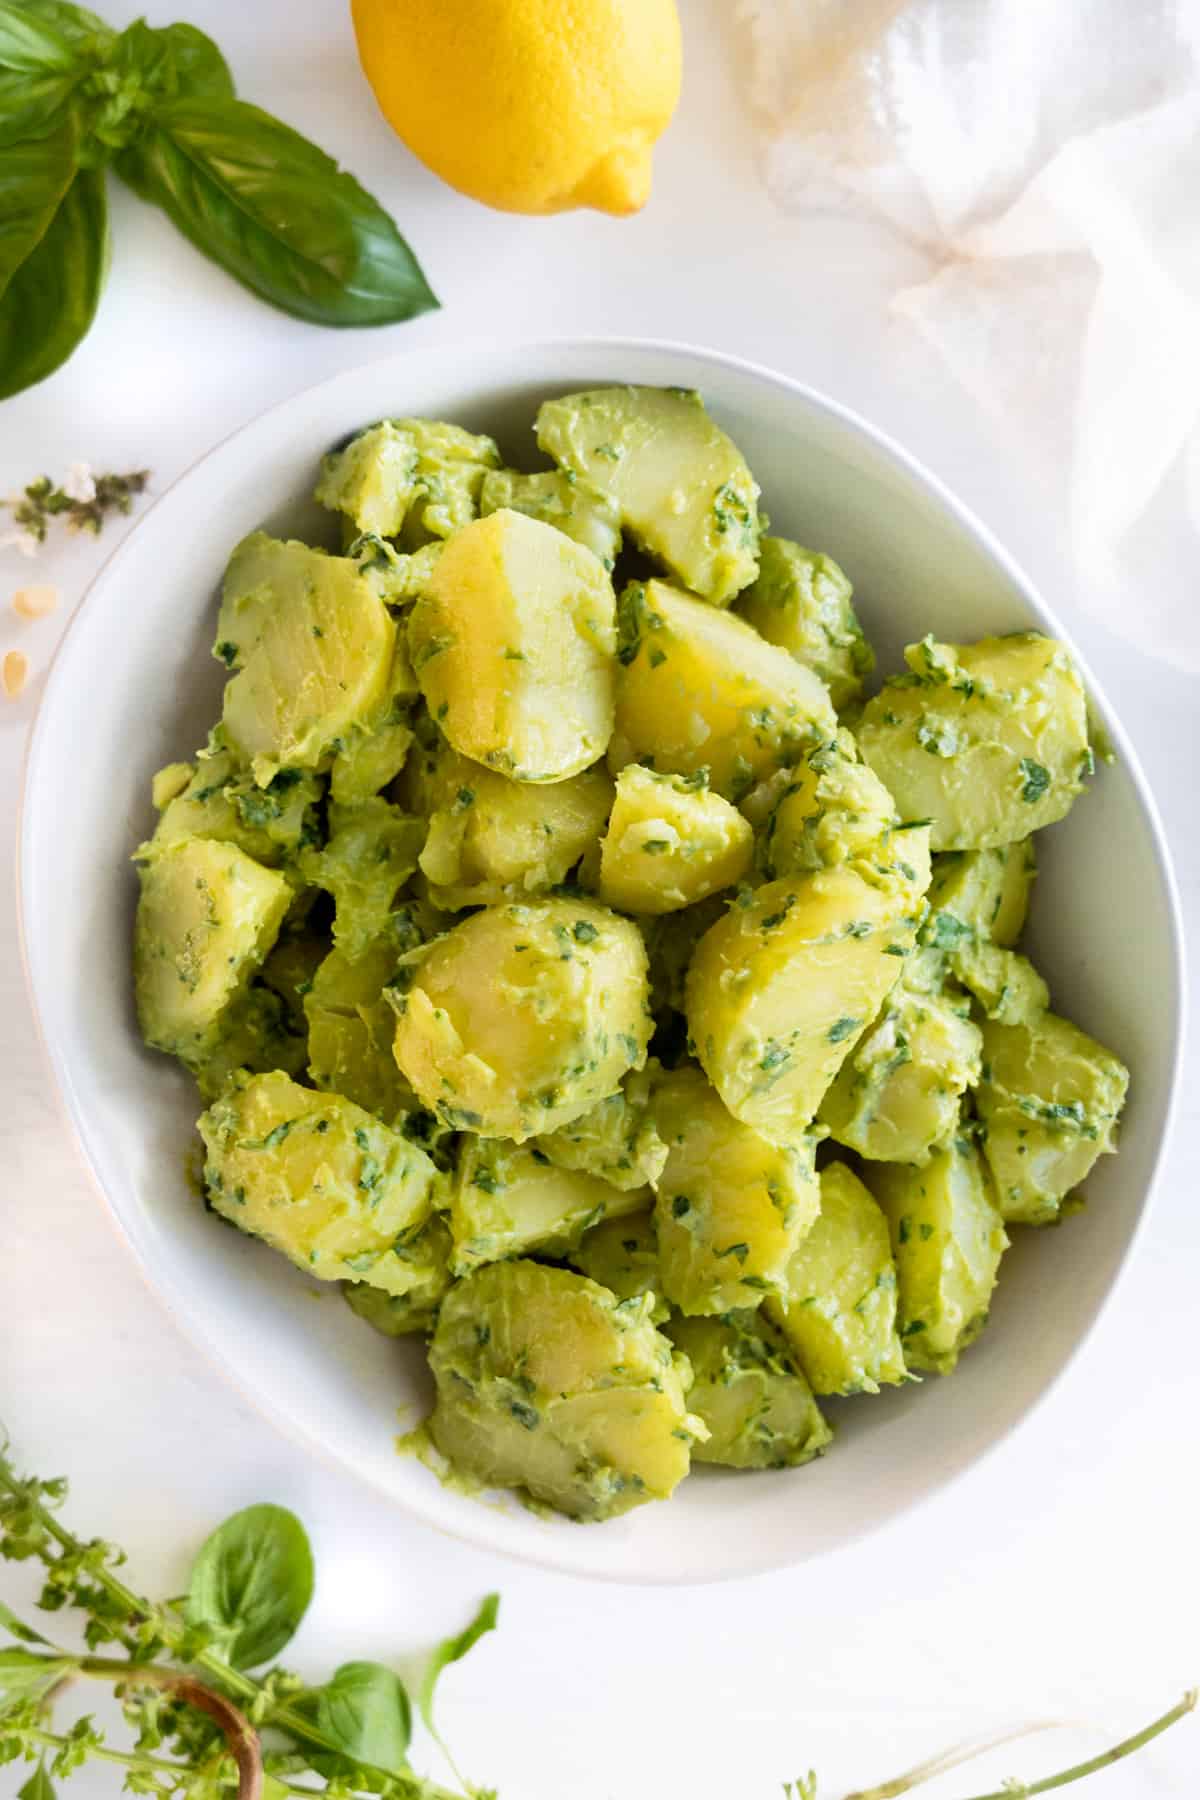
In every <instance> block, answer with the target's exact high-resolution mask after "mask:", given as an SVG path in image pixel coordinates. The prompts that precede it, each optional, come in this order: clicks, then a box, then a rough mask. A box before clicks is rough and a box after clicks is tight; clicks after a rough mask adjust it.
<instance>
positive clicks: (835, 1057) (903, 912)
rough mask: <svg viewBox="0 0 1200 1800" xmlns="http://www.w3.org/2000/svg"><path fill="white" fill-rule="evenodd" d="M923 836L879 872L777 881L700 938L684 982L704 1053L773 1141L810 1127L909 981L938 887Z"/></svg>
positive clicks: (822, 873)
mask: <svg viewBox="0 0 1200 1800" xmlns="http://www.w3.org/2000/svg"><path fill="white" fill-rule="evenodd" d="M925 839H926V833H925V832H924V831H910V832H905V833H903V834H900V835H899V836H898V837H897V838H896V839H895V843H896V844H897V845H899V846H901V847H902V848H901V849H899V850H889V851H888V852H887V853H886V854H887V855H890V856H894V857H895V860H894V862H892V863H887V862H884V861H883V860H882V859H881V862H880V866H879V867H878V868H871V867H859V866H851V865H850V864H848V863H844V864H841V865H839V866H837V867H835V868H830V869H819V870H818V871H817V872H816V873H815V874H813V875H807V876H801V877H800V878H799V879H792V880H787V881H772V882H768V883H767V885H766V886H765V887H761V888H759V889H757V891H755V892H754V893H752V894H751V893H746V894H744V895H742V896H740V897H739V900H738V902H737V904H735V905H734V906H732V907H730V909H729V911H728V912H727V913H726V914H725V916H724V918H722V919H719V920H718V921H717V923H716V924H715V925H714V926H713V927H712V928H711V930H710V931H709V932H708V933H707V934H706V935H705V936H704V937H703V938H702V939H701V940H700V943H699V944H698V946H697V948H696V951H695V954H694V955H693V957H692V961H691V966H690V968H689V970H688V975H687V984H686V998H687V1019H688V1029H689V1032H690V1034H691V1038H692V1042H693V1043H694V1045H695V1047H696V1055H697V1057H698V1058H699V1060H700V1062H701V1064H702V1065H703V1067H704V1069H705V1072H706V1073H707V1075H708V1077H709V1080H710V1081H711V1082H712V1084H713V1086H714V1087H715V1088H716V1090H717V1092H718V1093H719V1094H720V1096H721V1098H722V1100H723V1101H724V1102H725V1104H726V1106H727V1107H728V1108H729V1110H730V1112H732V1113H733V1114H734V1115H735V1116H736V1117H737V1118H739V1119H742V1120H744V1122H745V1123H746V1124H747V1125H751V1126H753V1127H754V1129H755V1130H756V1131H759V1132H761V1133H762V1134H763V1136H764V1137H767V1138H770V1139H771V1141H772V1142H775V1143H787V1142H789V1141H791V1140H792V1139H794V1138H795V1137H796V1136H797V1135H798V1134H799V1133H802V1132H803V1131H805V1130H806V1129H807V1127H808V1126H809V1125H810V1124H811V1122H812V1120H813V1118H814V1116H815V1115H816V1111H817V1108H818V1107H819V1105H820V1103H821V1100H822V1098H823V1096H824V1094H825V1092H826V1090H827V1089H828V1087H829V1086H830V1084H831V1082H832V1081H833V1078H834V1076H835V1075H836V1074H837V1072H838V1070H839V1069H840V1068H841V1066H842V1064H843V1062H844V1061H845V1060H846V1057H847V1056H848V1055H849V1054H850V1052H851V1050H852V1049H853V1047H854V1044H855V1041H856V1040H857V1039H858V1038H859V1037H860V1036H861V1035H862V1032H863V1030H864V1029H865V1027H866V1026H867V1025H868V1024H869V1022H870V1021H871V1020H872V1019H873V1018H874V1017H875V1014H876V1013H877V1012H878V1010H879V1007H880V1004H881V1003H882V1001H883V1000H884V998H885V997H886V995H887V994H888V993H889V992H890V991H891V989H892V988H893V987H894V986H895V984H896V981H897V980H898V979H899V976H900V972H901V970H902V968H903V967H904V958H905V956H906V954H907V953H908V952H909V951H910V950H911V949H912V947H913V943H914V940H915V933H916V927H917V922H918V914H919V907H920V896H921V894H922V892H923V891H924V888H925V886H926V884H927V882H928V879H929V859H928V852H927V850H926V849H925ZM910 859H911V860H910Z"/></svg>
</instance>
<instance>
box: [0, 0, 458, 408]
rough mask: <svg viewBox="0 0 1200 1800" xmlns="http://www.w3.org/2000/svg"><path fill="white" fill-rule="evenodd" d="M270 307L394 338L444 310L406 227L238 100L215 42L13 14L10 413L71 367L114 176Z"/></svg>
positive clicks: (7, 157) (7, 278)
mask: <svg viewBox="0 0 1200 1800" xmlns="http://www.w3.org/2000/svg"><path fill="white" fill-rule="evenodd" d="M110 165H111V167H112V168H113V169H114V170H115V172H116V173H117V174H118V175H119V176H120V177H121V178H122V180H124V181H125V182H126V183H127V184H128V185H129V186H130V187H131V188H132V189H133V190H134V192H135V193H136V194H138V195H139V196H140V197H141V198H142V199H143V200H145V201H147V202H149V203H150V204H152V205H155V206H158V207H161V209H162V210H163V211H164V212H165V213H166V214H167V216H168V218H170V219H171V220H172V221H173V223H174V224H175V225H176V226H177V227H178V229H179V230H180V231H182V232H183V234H184V236H185V237H187V238H188V239H190V241H191V242H192V243H193V244H194V245H195V246H196V248H197V249H198V250H200V251H202V252H203V253H204V255H206V256H208V257H210V258H211V259H212V260H213V261H214V262H216V263H219V264H220V266H221V267H222V268H223V269H225V270H227V271H228V273H229V274H230V275H232V276H233V277H234V278H235V279H236V280H237V281H240V282H241V283H242V285H243V286H244V287H248V288H249V289H250V290H251V292H253V293H255V294H258V295H259V297H260V298H261V299H263V300H266V301H267V302H269V304H270V305H272V306H276V307H279V308H280V309H281V310H282V311H284V312H287V313H291V314H292V315H293V317H295V318H299V319H305V320H307V321H308V322H310V323H311V324H315V325H337V326H365V325H390V324H394V323H396V322H397V321H399V320H401V319H410V318H413V317H415V316H416V315H417V314H418V313H422V312H427V311H428V310H429V309H430V308H431V307H435V306H436V305H437V300H436V298H435V296H434V294H433V293H432V291H431V289H430V287H429V284H428V282H427V281H426V279H425V276H424V274H423V272H422V269H421V265H420V263H419V262H418V261H417V259H416V257H415V256H414V255H413V253H412V251H411V250H410V249H409V247H408V245H407V243H406V242H405V240H404V238H403V237H402V236H401V235H400V232H399V231H398V229H397V227H396V224H395V222H394V220H393V219H392V218H391V217H390V215H389V214H388V213H386V212H385V211H384V209H383V208H382V207H381V206H380V205H379V203H378V201H377V200H375V199H374V198H373V197H372V196H371V195H370V194H368V193H367V192H366V191H365V189H363V188H362V187H360V186H359V184H358V182H357V181H355V179H354V177H353V176H352V175H350V174H348V173H347V171H346V170H344V169H340V168H339V167H338V165H337V163H336V162H335V161H334V160H333V158H332V157H330V156H327V155H326V154H325V152H324V151H323V150H320V149H318V148H317V146H316V145H315V144H312V143H310V142H309V141H308V139H307V138H304V137H302V136H301V135H300V133H299V132H297V131H293V130H292V129H291V127H290V126H288V125H284V124H283V123H282V122H281V121H280V120H278V119H275V118H272V116H271V115H270V113H266V112H263V111H262V110H261V109H260V108H259V107H256V106H250V105H247V104H246V102H244V101H242V100H239V99H238V98H237V97H236V94H235V91H234V83H233V77H232V76H231V75H230V72H229V68H228V65H227V64H226V62H225V59H224V57H223V56H222V55H221V52H220V50H219V49H218V48H217V46H216V44H214V43H213V41H212V39H211V38H209V37H206V36H205V34H204V32H202V31H199V30H197V29H196V27H195V26H193V25H186V24H178V25H169V26H166V27H165V28H162V29H157V28H154V27H152V26H149V25H147V24H146V22H145V20H143V19H139V20H137V21H136V22H135V23H134V24H132V25H130V26H129V27H128V29H127V30H125V31H123V32H121V33H119V34H118V33H117V32H115V31H113V30H111V29H110V28H109V27H108V26H107V25H105V24H104V22H103V21H102V20H101V19H99V18H97V17H96V15H95V14H94V13H90V12H88V11H86V10H85V9H84V8H83V7H81V6H74V5H71V4H69V3H68V0H0V399H3V398H6V397H7V396H8V395H10V394H15V393H18V392H20V390H21V389H22V388H27V387H30V386H31V385H32V384H33V383H34V382H36V381H41V380H43V379H44V378H45V376H47V375H50V374H52V373H53V372H54V370H55V369H57V368H59V367H60V366H61V365H62V364H63V363H64V362H65V361H66V359H67V358H68V356H70V354H71V352H72V351H73V350H74V349H75V348H76V346H77V345H78V344H79V343H80V342H81V340H82V339H83V338H84V336H85V335H86V333H87V331H88V328H89V326H90V325H91V323H92V320H93V318H94V317H95V314H96V307H97V305H98V303H99V299H100V293H101V289H102V288H103V285H104V276H105V273H106V269H107V263H108V212H107V205H106V200H105V170H106V169H107V168H108V167H109V166H110Z"/></svg>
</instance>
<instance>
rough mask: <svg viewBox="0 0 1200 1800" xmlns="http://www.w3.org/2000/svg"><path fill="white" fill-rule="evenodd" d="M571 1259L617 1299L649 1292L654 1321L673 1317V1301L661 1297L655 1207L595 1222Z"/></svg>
mask: <svg viewBox="0 0 1200 1800" xmlns="http://www.w3.org/2000/svg"><path fill="white" fill-rule="evenodd" d="M568 1261H569V1262H570V1263H571V1265H572V1267H573V1268H576V1269H578V1270H579V1271H580V1273H581V1274H583V1275H586V1276H588V1278H589V1279H590V1280H591V1281H598V1282H599V1283H600V1286H601V1287H605V1288H609V1289H611V1291H612V1292H613V1293H614V1294H615V1295H616V1296H617V1299H618V1300H633V1299H640V1298H641V1296H642V1295H643V1294H649V1295H650V1296H651V1312H650V1317H651V1319H652V1320H653V1322H654V1324H655V1325H661V1324H662V1322H663V1320H664V1319H667V1318H669V1317H670V1314H671V1307H670V1304H669V1302H668V1301H666V1300H664V1299H663V1297H662V1274H661V1271H660V1269H659V1266H658V1233H657V1232H656V1230H655V1229H654V1209H653V1207H647V1208H646V1209H645V1211H644V1212H637V1213H632V1214H631V1215H630V1216H629V1217H628V1218H622V1219H605V1220H603V1221H602V1222H601V1223H600V1224H599V1225H594V1226H593V1227H592V1229H591V1230H590V1231H587V1232H585V1233H584V1235H583V1237H582V1238H581V1239H580V1240H579V1243H578V1244H577V1245H576V1247H575V1249H574V1250H572V1251H571V1253H570V1256H569V1257H568Z"/></svg>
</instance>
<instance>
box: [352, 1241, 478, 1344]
mask: <svg viewBox="0 0 1200 1800" xmlns="http://www.w3.org/2000/svg"><path fill="white" fill-rule="evenodd" d="M450 1248H451V1237H450V1227H449V1225H448V1224H447V1223H446V1220H445V1218H444V1216H443V1215H442V1214H441V1213H434V1214H433V1215H432V1216H431V1218H430V1220H429V1223H428V1224H427V1225H422V1227H421V1229H420V1230H419V1231H418V1232H416V1233H415V1235H414V1236H412V1237H405V1238H402V1239H400V1240H399V1242H398V1243H397V1244H396V1256H397V1258H398V1259H399V1261H400V1262H401V1263H403V1265H404V1267H405V1269H406V1270H407V1272H408V1276H409V1285H408V1286H407V1287H406V1288H405V1290H404V1292H403V1293H395V1292H392V1293H385V1292H384V1290H383V1289H382V1288H377V1287H371V1286H370V1285H369V1284H368V1283H367V1282H365V1281H348V1282H345V1283H344V1284H343V1287H342V1298H343V1299H344V1300H345V1302H346V1305H347V1306H348V1307H349V1308H350V1311H351V1312H352V1313H354V1314H356V1315H357V1317H358V1318H360V1319H362V1320H364V1321H365V1322H366V1323H367V1324H368V1325H372V1326H374V1328H375V1330H376V1331H378V1332H381V1333H382V1335H383V1336H384V1337H410V1336H412V1335H413V1334H414V1333H417V1332H422V1333H424V1334H426V1335H428V1334H429V1333H430V1332H431V1331H432V1330H433V1328H434V1326H435V1325H436V1323H437V1316H438V1308H439V1306H440V1305H441V1303H442V1301H443V1300H444V1299H445V1297H446V1295H447V1294H448V1293H449V1292H450V1289H451V1287H452V1286H453V1283H454V1277H453V1276H452V1275H451V1273H450ZM394 1273H395V1279H396V1285H397V1286H398V1285H399V1281H400V1273H399V1271H398V1270H397V1271H395V1272H394Z"/></svg>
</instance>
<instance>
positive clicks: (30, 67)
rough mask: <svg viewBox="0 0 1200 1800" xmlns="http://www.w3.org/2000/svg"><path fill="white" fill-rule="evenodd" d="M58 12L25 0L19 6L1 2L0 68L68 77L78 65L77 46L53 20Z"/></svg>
mask: <svg viewBox="0 0 1200 1800" xmlns="http://www.w3.org/2000/svg"><path fill="white" fill-rule="evenodd" d="M57 10H58V9H54V10H52V11H49V12H47V11H44V10H43V9H42V8H41V7H39V6H37V5H31V4H29V3H28V0H21V4H20V5H19V6H18V5H15V4H14V3H13V0H0V67H3V68H5V69H18V70H20V71H21V72H22V73H24V74H26V75H40V74H58V75H69V74H71V73H72V72H73V71H74V70H75V68H76V66H77V62H78V56H77V46H76V44H74V43H72V40H71V37H70V35H69V31H64V30H63V29H62V21H61V20H60V19H58V18H56V17H55V12H56V11H57ZM39 15H41V16H39ZM56 26H57V27H58V29H55V27H56Z"/></svg>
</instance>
